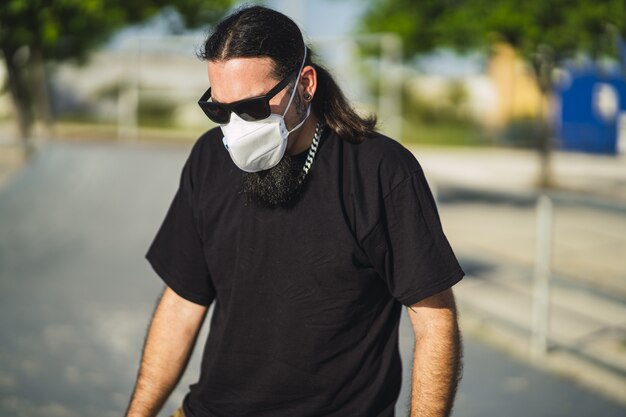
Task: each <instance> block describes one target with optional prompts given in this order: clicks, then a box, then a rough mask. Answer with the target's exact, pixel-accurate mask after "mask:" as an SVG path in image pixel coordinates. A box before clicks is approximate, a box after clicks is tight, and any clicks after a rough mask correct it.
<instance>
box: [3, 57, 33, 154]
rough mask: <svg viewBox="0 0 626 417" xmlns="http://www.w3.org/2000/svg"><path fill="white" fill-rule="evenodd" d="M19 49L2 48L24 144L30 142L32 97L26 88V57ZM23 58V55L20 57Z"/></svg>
mask: <svg viewBox="0 0 626 417" xmlns="http://www.w3.org/2000/svg"><path fill="white" fill-rule="evenodd" d="M18 51H19V50H11V49H3V50H2V52H3V55H4V61H5V63H6V67H7V78H8V84H9V91H10V92H11V99H12V101H13V106H14V108H15V116H16V119H17V125H18V131H19V134H20V138H21V139H22V141H23V143H24V145H25V147H26V148H28V146H26V145H27V144H28V143H29V142H30V137H31V133H32V128H33V112H32V99H31V95H30V90H29V88H28V85H29V83H28V70H27V68H28V67H27V65H26V62H24V61H27V59H26V58H24V59H21V57H20V56H19V54H18ZM22 58H23V57H22Z"/></svg>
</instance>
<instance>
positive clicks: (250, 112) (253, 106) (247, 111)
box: [233, 98, 271, 122]
mask: <svg viewBox="0 0 626 417" xmlns="http://www.w3.org/2000/svg"><path fill="white" fill-rule="evenodd" d="M233 111H234V112H235V113H237V114H238V115H239V117H241V118H242V119H243V120H245V121H247V122H252V121H255V120H263V119H267V118H268V117H269V116H270V113H271V109H270V106H269V103H268V101H267V100H266V99H264V98H262V99H258V100H250V101H246V102H243V103H239V104H237V105H236V106H235V107H234V109H233Z"/></svg>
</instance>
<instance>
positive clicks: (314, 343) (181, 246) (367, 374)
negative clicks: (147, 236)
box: [127, 7, 464, 417]
mask: <svg viewBox="0 0 626 417" xmlns="http://www.w3.org/2000/svg"><path fill="white" fill-rule="evenodd" d="M201 56H202V58H204V59H205V60H207V62H208V65H207V68H208V78H209V83H210V85H211V88H209V89H208V90H207V92H206V93H205V94H204V95H203V96H202V98H201V99H200V101H199V104H200V107H202V109H203V110H204V112H205V113H206V114H207V116H208V117H209V118H210V119H212V120H213V121H214V122H216V123H218V124H219V125H220V128H216V129H212V130H210V131H208V132H207V133H206V134H204V135H203V136H202V137H201V138H200V139H199V140H198V141H197V142H196V143H195V145H194V147H193V149H192V151H191V154H190V156H189V158H188V160H187V162H186V163H185V165H184V167H183V170H182V175H181V180H180V187H179V189H178V191H177V193H176V195H175V197H174V200H173V202H172V205H171V207H170V209H169V211H168V213H167V215H166V217H165V220H164V222H163V224H162V226H161V228H160V230H159V232H158V234H157V236H156V237H155V239H154V241H153V242H152V245H151V247H150V249H149V251H148V253H147V255H146V257H147V259H148V260H149V261H150V263H151V264H152V266H153V267H154V269H155V271H156V272H157V273H158V275H160V277H161V278H162V279H163V280H164V281H165V283H166V284H167V285H166V287H165V290H164V292H163V295H162V298H161V300H160V302H159V304H158V306H157V308H156V310H155V313H154V317H153V320H152V323H151V325H150V329H149V331H148V336H147V339H146V344H145V348H144V351H143V358H142V362H141V367H140V370H139V375H138V380H137V384H136V387H135V390H134V393H133V396H132V400H131V403H130V405H129V408H128V410H127V416H128V417H138V416H142V417H147V416H155V415H156V414H157V413H158V411H159V410H160V409H161V407H162V405H163V404H164V402H165V400H166V399H167V398H168V396H169V395H170V393H171V392H172V390H173V388H174V387H175V386H176V384H177V383H178V381H179V378H180V376H181V374H182V372H183V370H184V369H185V366H186V364H187V362H188V359H189V356H190V353H191V350H192V347H193V346H194V343H195V340H196V337H197V334H198V330H199V328H200V327H201V324H202V323H203V320H204V317H205V314H206V312H207V309H208V307H209V306H210V305H211V303H213V302H214V303H215V305H214V310H213V315H212V319H211V327H210V332H209V336H208V338H207V341H206V345H205V348H204V356H203V359H202V367H201V375H200V380H199V381H198V382H197V383H195V384H193V385H191V386H190V391H189V393H188V394H187V395H186V397H185V400H184V402H183V404H182V407H181V408H180V409H179V410H177V412H176V414H175V415H177V416H186V417H218V416H219V417H236V416H255V417H256V416H258V417H264V416H276V417H280V416H289V417H308V416H320V417H322V416H323V417H346V416H358V417H367V416H371V417H388V416H393V415H394V404H395V402H396V400H397V397H398V394H399V390H400V384H401V369H402V368H401V363H400V357H399V353H398V322H399V318H400V314H401V311H402V305H405V306H407V307H410V310H409V316H410V318H411V321H412V324H413V329H414V331H415V336H416V342H415V354H414V358H413V375H412V376H413V378H412V399H411V416H413V417H418V416H419V417H427V416H428V417H433V416H447V415H449V413H450V410H451V408H452V403H453V399H454V396H455V391H456V387H457V383H458V379H459V375H460V361H461V359H460V357H461V353H460V352H461V347H460V340H459V339H460V336H459V330H458V327H457V321H456V310H455V304H454V298H453V294H452V290H451V287H452V286H453V285H454V284H455V283H457V282H458V281H459V280H461V278H462V277H463V275H464V273H463V271H462V269H461V267H460V266H459V264H458V262H457V260H456V258H455V256H454V253H453V251H452V249H451V248H450V246H449V244H448V241H447V240H446V238H445V235H444V233H443V231H442V229H441V224H440V221H439V216H438V214H437V210H436V207H435V203H434V201H433V198H432V195H431V193H430V191H429V188H428V185H427V183H426V179H425V177H424V173H423V171H422V170H421V167H420V165H419V164H418V162H417V161H416V160H415V158H414V157H413V156H412V155H411V154H410V153H409V152H408V151H407V150H406V149H405V148H403V147H402V146H401V145H399V144H398V143H397V142H395V141H393V140H391V139H389V138H386V137H384V136H382V135H380V134H378V133H376V132H375V131H374V125H375V121H374V120H373V119H365V118H362V117H360V116H358V115H357V114H356V113H355V112H354V111H353V110H352V108H351V107H350V105H349V104H348V103H347V101H346V99H345V98H344V96H343V94H342V93H341V90H340V89H339V87H338V86H337V85H336V84H335V82H334V80H333V79H332V77H331V76H330V74H329V73H328V72H327V71H326V70H324V69H323V68H322V67H320V66H319V65H317V64H315V63H314V62H313V60H312V57H311V51H310V50H309V49H308V48H307V47H306V46H305V43H304V40H303V37H302V34H301V32H300V30H299V29H298V27H297V26H296V25H295V24H294V23H293V22H292V21H291V20H290V19H288V18H287V17H286V16H284V15H282V14H280V13H278V12H275V11H273V10H270V9H266V8H262V7H250V8H245V9H241V10H239V11H238V12H236V13H234V14H233V15H231V16H229V17H228V18H226V19H225V20H224V21H222V22H221V23H220V24H219V25H218V26H217V27H216V29H215V31H214V33H213V34H212V35H211V36H210V37H209V38H208V39H207V41H206V43H205V44H204V48H203V50H202V53H201Z"/></svg>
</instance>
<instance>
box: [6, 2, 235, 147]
mask: <svg viewBox="0 0 626 417" xmlns="http://www.w3.org/2000/svg"><path fill="white" fill-rule="evenodd" d="M232 3H233V1H232V0H205V1H198V0H169V1H166V0H132V1H129V0H2V1H1V2H0V52H1V53H2V56H3V59H4V61H5V63H6V67H7V74H8V76H7V78H8V82H7V85H8V87H9V90H10V92H11V96H12V99H13V102H14V104H15V107H16V109H17V119H18V124H19V126H20V132H21V134H22V136H23V137H27V136H28V135H29V134H30V128H31V125H32V122H33V105H34V104H35V103H36V102H39V103H40V104H42V105H41V106H39V107H45V104H46V103H45V102H46V101H47V97H45V90H46V86H45V84H46V80H45V78H46V76H45V67H44V62H49V61H60V60H66V59H83V58H85V57H86V55H87V54H88V52H89V51H91V50H92V49H93V48H94V47H96V46H98V45H100V44H101V43H103V42H104V41H106V40H107V39H108V38H109V36H110V35H111V34H112V33H113V32H114V31H115V30H117V29H119V28H120V27H122V26H125V25H128V24H133V23H137V22H141V21H144V20H145V19H147V18H149V17H151V16H153V15H155V14H156V13H157V12H158V11H159V10H161V9H162V8H164V7H173V8H175V9H176V10H177V11H178V12H179V14H180V15H181V17H182V18H183V20H184V24H185V26H187V27H197V26H199V25H204V24H211V23H213V22H215V21H216V20H218V19H219V18H220V17H221V16H222V15H223V14H224V12H225V11H226V10H227V9H228V7H229V6H230V5H231V4H232ZM42 93H43V94H42ZM42 113H45V111H43V112H42ZM44 118H45V117H44Z"/></svg>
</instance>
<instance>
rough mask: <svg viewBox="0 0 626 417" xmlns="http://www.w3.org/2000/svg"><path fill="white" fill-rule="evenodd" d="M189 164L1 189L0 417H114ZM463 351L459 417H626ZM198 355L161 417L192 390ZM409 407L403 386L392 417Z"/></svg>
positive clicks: (44, 167) (147, 161)
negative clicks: (165, 221) (160, 239)
mask: <svg viewBox="0 0 626 417" xmlns="http://www.w3.org/2000/svg"><path fill="white" fill-rule="evenodd" d="M187 152H188V147H186V148H181V147H170V148H163V147H161V148H157V147H155V146H152V147H150V146H147V145H143V146H141V147H140V146H130V145H125V146H117V147H116V146H113V145H111V144H101V145H99V144H89V145H78V144H71V145H70V144H63V143H51V144H49V145H48V146H47V147H46V148H45V149H44V150H43V151H42V152H41V153H40V154H38V155H37V156H36V157H35V159H34V160H33V161H32V163H31V164H30V165H29V166H28V167H27V168H26V169H24V170H22V171H21V172H19V173H17V174H16V175H15V176H13V177H12V178H11V179H10V181H8V182H7V183H6V184H5V185H4V186H3V188H2V189H0V225H1V226H0V303H1V305H2V314H0V333H1V334H2V335H3V336H2V341H1V342H0V415H6V416H12V415H15V416H29V417H40V416H41V417H43V416H46V417H50V416H53V417H55V416H56V417H75V416H76V417H78V416H80V417H101V416H103V417H109V416H111V417H113V416H117V417H119V415H120V414H121V412H122V410H123V409H124V407H125V406H126V404H127V401H128V397H129V395H130V391H131V388H132V384H133V383H134V378H135V373H136V371H137V366H138V364H139V356H140V351H141V347H142V343H143V339H144V336H145V330H146V326H147V325H148V320H149V316H150V314H151V312H152V310H153V308H154V305H155V302H156V299H157V296H158V294H159V292H160V290H161V288H162V284H161V281H160V280H159V278H158V277H157V276H156V275H155V274H154V273H153V272H152V271H151V269H150V267H149V265H148V264H147V262H146V261H144V259H143V255H144V253H145V251H146V250H147V247H148V244H149V242H150V241H151V239H152V238H153V236H154V234H155V233H156V230H157V227H158V226H159V224H160V222H161V220H162V218H163V216H164V214H165V210H166V209H167V207H168V205H169V202H170V199H171V197H172V195H173V193H174V190H175V187H176V184H177V182H178V175H179V172H180V168H181V167H182V164H183V161H184V159H185V157H186V155H187ZM462 261H463V259H462ZM468 281H470V280H468ZM461 314H462V315H464V314H465V313H464V311H461ZM403 320H404V322H403V327H402V335H401V347H402V354H403V356H404V357H405V358H410V354H411V344H412V338H411V330H410V327H409V326H408V323H407V322H406V317H405V318H404V319H403ZM207 323H208V321H207ZM206 331H207V329H206V328H204V329H203V332H202V334H201V336H200V338H199V341H200V342H199V343H201V342H202V341H203V340H204V337H205V335H206ZM465 347H466V352H465V364H466V365H465V376H464V379H463V382H462V383H461V387H460V392H459V396H458V400H457V407H456V410H455V414H454V416H455V417H463V416H466V417H469V416H486V417H489V416H493V417H495V416H498V417H499V416H508V417H517V416H520V417H521V416H524V417H527V416H529V415H533V416H551V417H552V416H557V417H558V416H568V417H576V416H581V417H582V416H590V415H594V416H595V415H598V416H599V415H601V416H607V417H612V416H624V412H625V409H624V408H623V407H621V406H620V405H618V404H617V403H615V402H613V401H610V400H607V399H606V398H604V397H602V396H600V395H598V394H596V393H594V392H592V391H590V390H588V389H586V388H583V387H582V386H580V385H578V384H576V383H574V382H572V381H570V380H567V379H564V378H561V377H558V376H553V375H550V374H548V373H545V372H543V371H541V370H539V369H535V368H533V367H531V366H529V365H528V364H526V363H525V362H523V361H519V360H517V359H514V358H513V357H511V356H509V355H506V354H504V353H501V352H500V351H497V350H494V349H493V348H490V347H487V346H486V345H484V344H483V343H482V342H481V341H479V340H477V339H475V338H474V337H473V336H472V335H471V333H469V332H468V334H467V335H466V337H465ZM200 353H201V350H200V349H196V351H195V353H194V356H193V358H192V363H191V364H190V366H189V368H188V370H187V372H186V374H185V376H184V378H183V380H182V382H181V384H180V385H179V388H178V389H177V391H176V392H175V394H174V395H173V396H172V399H171V401H170V402H169V403H168V404H167V406H166V408H165V410H164V413H163V414H162V415H163V416H165V415H166V412H168V411H171V410H172V409H173V408H174V407H176V405H177V404H178V402H179V401H180V399H181V398H182V395H184V392H185V390H186V388H187V386H188V385H189V384H191V383H193V382H194V380H195V378H196V377H197V371H196V369H197V368H198V366H199V359H200ZM409 365H410V361H405V366H407V367H408V366H409ZM409 375H410V372H409V370H408V368H407V369H406V370H405V378H406V377H408V376H409ZM407 393H408V385H407V384H405V385H404V386H403V394H402V395H403V396H402V398H401V399H400V401H399V402H398V410H403V409H404V406H405V404H406V401H407V398H408V397H407V396H406V395H407ZM398 416H402V417H403V416H404V414H403V413H402V412H399V413H398Z"/></svg>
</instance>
